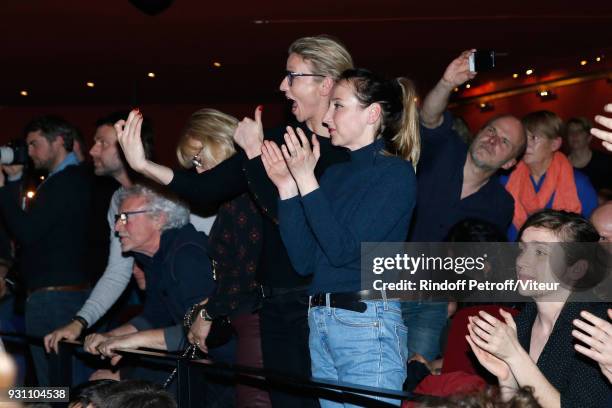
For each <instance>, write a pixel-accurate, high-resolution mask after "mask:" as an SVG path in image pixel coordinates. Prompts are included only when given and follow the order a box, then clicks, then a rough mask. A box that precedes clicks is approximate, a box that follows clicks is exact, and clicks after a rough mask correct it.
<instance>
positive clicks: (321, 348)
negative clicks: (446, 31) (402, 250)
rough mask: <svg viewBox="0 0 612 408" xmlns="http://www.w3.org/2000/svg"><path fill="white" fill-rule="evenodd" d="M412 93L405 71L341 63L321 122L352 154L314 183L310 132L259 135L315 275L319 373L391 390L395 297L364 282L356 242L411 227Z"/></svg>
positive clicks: (285, 234)
mask: <svg viewBox="0 0 612 408" xmlns="http://www.w3.org/2000/svg"><path fill="white" fill-rule="evenodd" d="M414 98H415V91H414V88H413V86H412V83H411V82H410V81H408V80H406V79H404V78H399V79H393V80H386V79H384V78H381V77H379V76H378V75H376V74H373V73H372V72H370V71H367V70H364V69H350V70H347V71H345V72H344V73H343V74H342V75H341V77H340V81H339V82H338V83H337V84H336V85H335V87H334V88H333V91H332V100H331V102H332V103H331V105H330V107H329V109H328V111H327V113H326V115H325V117H324V119H323V121H324V123H325V125H326V126H327V128H328V129H329V132H330V135H331V142H332V144H333V145H335V146H341V147H345V148H347V149H348V150H349V151H350V153H349V154H350V160H349V161H348V162H346V163H341V164H337V165H335V166H334V167H332V168H331V169H329V170H328V171H327V172H326V173H325V174H324V175H323V177H322V178H321V180H320V181H318V180H317V178H316V177H315V174H314V168H315V166H316V164H317V161H318V160H319V159H320V158H322V157H323V153H322V152H321V146H320V143H319V142H318V139H317V137H316V136H315V135H313V136H312V139H311V143H312V148H311V144H310V143H309V141H308V138H307V137H306V135H305V133H304V131H303V130H302V129H300V128H298V129H296V130H295V131H294V130H293V129H292V128H287V133H286V134H285V136H284V138H285V144H283V145H282V147H281V148H280V149H279V147H278V146H277V145H276V144H275V143H274V142H271V141H265V142H264V147H263V149H262V151H263V164H264V166H265V168H266V171H267V173H268V175H269V177H270V179H271V180H272V181H273V182H274V184H275V185H276V187H277V188H278V191H279V195H280V202H279V225H280V230H281V236H282V238H283V242H284V243H285V246H286V247H287V251H288V253H289V257H290V259H291V262H292V263H293V266H294V267H295V269H296V271H297V272H298V273H299V274H301V275H304V276H307V275H313V280H312V284H311V287H310V289H309V295H310V309H309V315H308V322H309V325H310V355H311V360H312V374H313V376H314V377H316V378H323V379H326V380H331V381H340V382H348V383H354V384H362V385H369V386H374V387H381V388H388V389H395V390H401V389H402V384H403V383H404V380H405V378H406V358H407V355H406V354H407V352H408V350H407V330H406V326H404V323H403V320H402V312H401V307H400V303H399V301H390V300H387V299H386V297H385V296H384V294H383V293H381V292H378V293H376V291H372V290H362V287H361V243H362V242H385V241H387V242H399V241H403V240H404V239H405V238H406V236H407V234H408V228H409V225H410V220H411V217H412V211H413V209H414V205H415V203H416V176H415V172H414V167H415V166H416V164H417V162H418V159H419V151H420V140H419V130H418V114H417V108H416V103H415V101H414ZM379 299H380V300H379ZM386 401H388V402H390V403H395V404H397V405H399V404H400V402H401V401H397V400H386ZM320 403H321V406H322V407H323V408H327V407H337V406H341V404H339V403H338V402H332V401H329V400H325V399H321V400H320ZM344 406H348V404H344Z"/></svg>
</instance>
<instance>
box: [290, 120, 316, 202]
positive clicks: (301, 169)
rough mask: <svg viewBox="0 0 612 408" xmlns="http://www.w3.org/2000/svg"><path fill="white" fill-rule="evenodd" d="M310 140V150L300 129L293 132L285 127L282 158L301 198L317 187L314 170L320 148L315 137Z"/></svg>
mask: <svg viewBox="0 0 612 408" xmlns="http://www.w3.org/2000/svg"><path fill="white" fill-rule="evenodd" d="M296 133H297V134H296ZM298 137H299V139H298ZM311 140H312V149H311V147H310V143H309V142H308V139H307V138H306V135H305V134H304V131H302V129H300V128H297V131H294V130H293V128H291V127H289V126H287V133H285V144H284V145H283V146H282V147H281V149H282V152H283V157H284V158H285V161H286V162H287V166H288V167H289V171H290V172H291V175H292V176H293V178H294V179H295V181H296V183H297V186H298V188H299V189H300V193H301V194H302V196H304V195H306V194H308V193H309V192H311V191H313V190H315V189H317V188H318V187H319V183H318V182H317V179H316V177H315V175H314V169H315V166H316V165H317V162H318V161H319V157H321V146H320V145H319V141H318V140H317V137H316V135H312V139H311Z"/></svg>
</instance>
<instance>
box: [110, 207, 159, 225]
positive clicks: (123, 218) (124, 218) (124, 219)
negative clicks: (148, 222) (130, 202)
mask: <svg viewBox="0 0 612 408" xmlns="http://www.w3.org/2000/svg"><path fill="white" fill-rule="evenodd" d="M152 211H153V210H138V211H124V212H120V213H119V214H115V224H116V223H117V222H121V224H123V225H127V223H128V218H129V216H130V215H134V214H144V213H148V212H152Z"/></svg>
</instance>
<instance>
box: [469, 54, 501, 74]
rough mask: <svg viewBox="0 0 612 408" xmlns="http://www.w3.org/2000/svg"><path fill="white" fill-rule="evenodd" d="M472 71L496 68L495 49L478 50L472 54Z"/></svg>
mask: <svg viewBox="0 0 612 408" xmlns="http://www.w3.org/2000/svg"><path fill="white" fill-rule="evenodd" d="M469 62H470V71H472V72H485V71H490V70H492V69H493V68H495V51H491V50H477V51H476V52H473V53H472V54H470V59H469Z"/></svg>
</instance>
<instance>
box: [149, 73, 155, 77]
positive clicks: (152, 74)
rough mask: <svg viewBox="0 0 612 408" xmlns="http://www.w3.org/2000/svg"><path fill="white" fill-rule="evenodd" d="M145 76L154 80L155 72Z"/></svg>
mask: <svg viewBox="0 0 612 408" xmlns="http://www.w3.org/2000/svg"><path fill="white" fill-rule="evenodd" d="M147 76H148V77H149V78H155V72H149V73H148V74H147Z"/></svg>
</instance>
